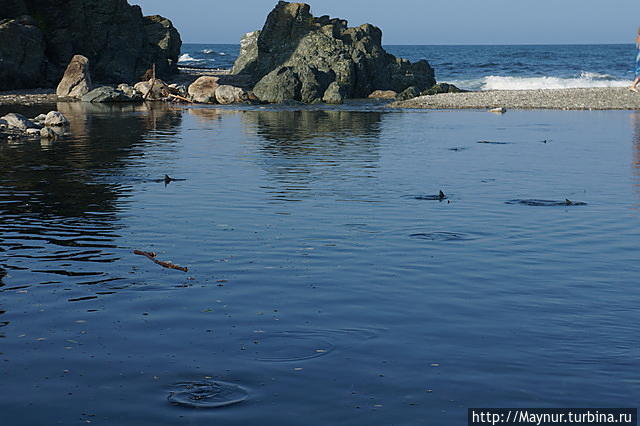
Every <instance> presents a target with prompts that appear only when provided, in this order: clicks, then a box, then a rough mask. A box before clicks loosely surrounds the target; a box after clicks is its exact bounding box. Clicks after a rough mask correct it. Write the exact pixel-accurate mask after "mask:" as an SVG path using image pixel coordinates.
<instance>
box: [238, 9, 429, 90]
mask: <svg viewBox="0 0 640 426" xmlns="http://www.w3.org/2000/svg"><path fill="white" fill-rule="evenodd" d="M232 72H233V73H234V74H246V75H249V76H250V77H251V79H252V82H253V83H254V84H255V87H254V93H255V94H256V95H257V96H258V97H259V98H260V99H261V100H263V101H267V102H280V101H282V100H285V99H293V100H298V101H303V102H313V101H316V100H320V99H322V98H323V97H325V94H326V98H327V99H331V100H333V101H337V100H338V96H336V86H332V87H331V91H330V92H329V93H326V91H327V89H329V87H330V85H331V84H332V83H334V82H335V83H337V84H338V87H339V89H340V90H339V92H340V93H343V94H344V96H345V97H347V98H364V97H367V96H368V95H369V94H370V93H371V92H373V91H375V90H394V91H395V92H398V93H399V92H402V91H404V90H405V89H406V88H408V87H410V86H415V87H416V88H418V90H425V89H427V88H429V87H431V86H433V85H434V84H435V79H434V72H433V69H432V68H431V67H430V66H429V63H428V62H427V61H425V60H422V61H418V62H417V63H415V64H412V63H411V62H409V61H407V60H405V59H400V58H396V57H395V56H393V55H391V54H389V53H387V52H386V51H385V50H384V49H383V48H382V31H380V29H379V28H377V27H375V26H373V25H370V24H365V25H361V26H359V27H356V28H348V27H347V21H345V20H342V19H331V18H329V17H328V16H322V17H320V18H315V17H313V16H312V15H311V12H310V6H309V5H307V4H304V3H288V2H285V1H280V2H279V3H278V4H277V6H276V7H275V9H273V11H272V12H271V13H270V14H269V16H268V17H267V21H266V23H265V25H264V27H263V29H262V31H256V32H254V33H249V34H247V35H245V36H244V37H243V38H242V40H241V52H240V56H239V58H238V60H237V61H236V63H235V65H234V67H233V71H232Z"/></svg>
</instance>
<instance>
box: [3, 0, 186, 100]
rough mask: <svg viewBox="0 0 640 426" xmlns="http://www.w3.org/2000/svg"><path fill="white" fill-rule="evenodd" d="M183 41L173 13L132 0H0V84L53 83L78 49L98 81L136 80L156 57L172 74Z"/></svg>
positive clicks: (161, 68)
mask: <svg viewBox="0 0 640 426" xmlns="http://www.w3.org/2000/svg"><path fill="white" fill-rule="evenodd" d="M23 15H28V16H30V18H20V19H22V21H23V22H24V20H25V19H27V21H28V24H25V23H20V19H16V18H17V17H21V16H23ZM3 19H5V20H3ZM6 19H9V21H7V20H6ZM12 22H13V23H12ZM20 34H22V36H19V35H20ZM16 40H19V42H18V43H16ZM181 43H182V42H181V40H180V35H179V34H178V32H177V31H176V29H175V28H174V27H173V25H172V24H171V22H170V21H169V20H168V19H165V18H162V17H159V16H149V17H143V16H142V11H141V9H140V7H139V6H131V5H129V3H128V2H127V0H65V1H58V0H0V63H2V64H3V65H2V66H0V70H1V71H0V90H2V89H15V88H28V87H37V86H42V85H48V86H54V85H55V84H57V83H58V81H59V80H60V78H61V77H62V75H63V72H64V70H65V67H66V66H67V64H68V63H69V61H70V60H71V58H72V57H73V56H74V55H76V54H78V55H83V56H86V57H87V58H88V59H89V60H90V62H91V71H92V77H93V79H94V80H96V81H101V82H106V83H111V82H114V83H116V82H117V83H119V82H123V81H136V80H138V78H139V77H140V76H141V75H143V74H144V72H145V70H147V69H149V68H150V66H151V65H152V64H153V63H155V64H156V70H157V74H158V76H160V77H163V76H168V75H169V74H172V73H174V72H176V71H177V61H178V56H179V53H180V46H181ZM20 61H22V62H24V61H28V62H29V64H28V65H29V66H28V67H25V66H24V64H21V63H18V62H20ZM7 63H8V64H14V63H17V64H16V65H12V66H9V67H7V66H6V65H5V64H7ZM25 69H26V70H28V71H29V72H28V73H27V72H25V71H24V70H25Z"/></svg>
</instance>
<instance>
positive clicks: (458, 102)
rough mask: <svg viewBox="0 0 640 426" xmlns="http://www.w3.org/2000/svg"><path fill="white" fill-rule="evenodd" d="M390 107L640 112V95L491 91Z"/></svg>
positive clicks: (609, 90)
mask: <svg viewBox="0 0 640 426" xmlns="http://www.w3.org/2000/svg"><path fill="white" fill-rule="evenodd" d="M388 106H389V107H390V108H408V109H492V108H507V109H550V110H560V111H567V110H577V111H584V110H587V111H588V110H601V111H605V110H640V93H634V92H631V91H629V90H628V89H627V88H626V87H591V88H577V89H536V90H491V91H483V92H464V93H441V94H438V95H431V96H419V97H417V98H413V99H409V100H406V101H396V102H392V103H390V104H389V105H388Z"/></svg>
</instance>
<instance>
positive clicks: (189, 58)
mask: <svg viewBox="0 0 640 426" xmlns="http://www.w3.org/2000/svg"><path fill="white" fill-rule="evenodd" d="M205 60H206V59H196V58H194V57H193V56H191V55H189V54H188V53H183V54H182V55H180V57H179V58H178V63H180V62H203V61H205Z"/></svg>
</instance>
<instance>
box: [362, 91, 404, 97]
mask: <svg viewBox="0 0 640 426" xmlns="http://www.w3.org/2000/svg"><path fill="white" fill-rule="evenodd" d="M396 96H398V94H397V93H396V92H394V91H393V90H374V91H373V92H371V93H370V94H369V96H368V98H369V99H395V98H396Z"/></svg>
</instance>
